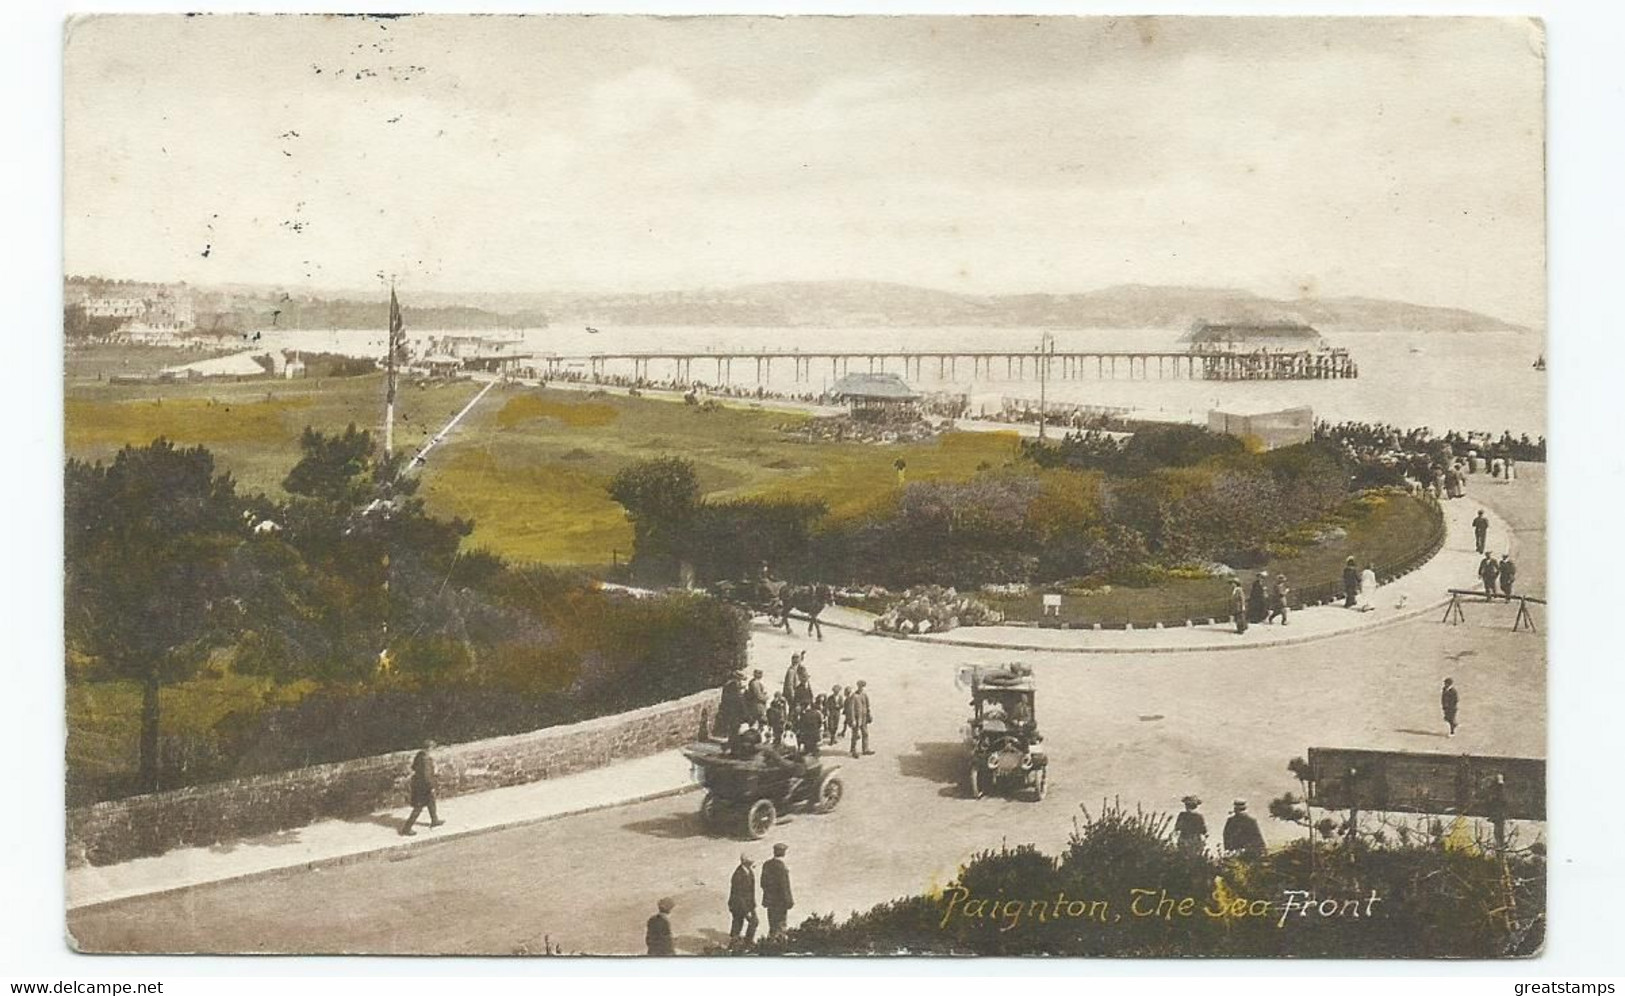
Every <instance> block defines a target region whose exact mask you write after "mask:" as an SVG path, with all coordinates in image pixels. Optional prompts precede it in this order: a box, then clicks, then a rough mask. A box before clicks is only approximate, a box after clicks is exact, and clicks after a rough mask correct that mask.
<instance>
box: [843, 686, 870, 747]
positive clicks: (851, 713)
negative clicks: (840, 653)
mask: <svg viewBox="0 0 1625 996" xmlns="http://www.w3.org/2000/svg"><path fill="white" fill-rule="evenodd" d="M867 684H868V683H867V682H864V681H859V682H858V687H857V690H856V691H854V692H853V693H852V694H851V696H849V697H848V698H847V700H846V710H845V715H846V725H847V726H849V727H850V728H851V729H852V756H853V757H857V756H858V739H859V738H860V737H861V738H862V739H863V752H864V753H865V754H873V753H874V751H872V750H870V749H869V723H870V721H871V720H872V719H873V718H874V717H873V715H872V714H871V713H870V711H869V693H868V692H866V691H864V690H863V689H864V686H865V685H867Z"/></svg>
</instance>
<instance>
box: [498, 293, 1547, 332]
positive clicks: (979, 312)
mask: <svg viewBox="0 0 1625 996" xmlns="http://www.w3.org/2000/svg"><path fill="white" fill-rule="evenodd" d="M521 301H523V302H525V303H526V304H528V305H530V306H532V307H536V308H538V309H540V310H543V311H546V312H547V313H548V314H551V315H554V316H556V317H557V318H558V320H560V321H581V322H583V323H586V324H603V325H617V324H619V325H760V326H805V325H813V326H864V325H876V326H886V325H893V326H922V325H989V326H1009V327H1046V326H1047V327H1054V328H1126V329H1134V328H1144V329H1186V328H1189V327H1190V325H1191V324H1192V323H1193V322H1198V321H1205V322H1304V323H1307V324H1310V325H1313V326H1315V327H1316V328H1321V329H1325V328H1333V329H1346V330H1393V331H1415V330H1427V331H1438V332H1489V331H1525V329H1524V328H1523V327H1522V326H1518V325H1514V324H1512V323H1509V322H1506V321H1503V320H1501V319H1498V318H1494V317H1491V316H1489V315H1481V314H1477V313H1475V312H1470V311H1462V310H1459V309H1454V308H1430V307H1424V306H1421V305H1414V304H1406V303H1404V302H1401V301H1381V300H1375V299H1372V298H1360V297H1340V298H1323V299H1312V300H1311V299H1305V300H1298V301H1283V300H1275V299H1271V298H1266V297H1260V296H1258V295H1256V294H1252V293H1249V292H1247V291H1239V290H1223V289H1213V288H1203V287H1151V286H1144V285H1137V284H1129V285H1122V286H1117V287H1108V288H1106V289H1104V290H1098V291H1090V292H1087V293H1079V294H1004V295H973V294H956V293H953V292H950V291H939V290H931V289H927V288H922V287H910V286H905V285H900V284H886V283H870V282H862V281H829V282H816V283H812V282H809V283H797V282H788V283H771V284H751V285H748V286H744V287H736V288H731V289H727V290H701V291H670V292H662V293H657V294H606V295H573V294H553V295H534V296H532V295H522V296H521V295H515V296H514V300H513V303H515V304H517V303H519V302H521ZM482 304H483V306H485V307H489V308H496V307H500V306H499V305H498V304H497V303H496V302H494V301H485V302H482Z"/></svg>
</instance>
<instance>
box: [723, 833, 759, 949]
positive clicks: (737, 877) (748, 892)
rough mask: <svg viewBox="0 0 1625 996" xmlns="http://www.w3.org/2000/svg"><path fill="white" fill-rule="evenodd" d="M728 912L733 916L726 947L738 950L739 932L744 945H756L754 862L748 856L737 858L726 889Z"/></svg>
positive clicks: (756, 921)
mask: <svg viewBox="0 0 1625 996" xmlns="http://www.w3.org/2000/svg"><path fill="white" fill-rule="evenodd" d="M728 912H729V913H731V914H732V915H733V926H731V927H729V928H728V939H729V941H728V947H729V948H730V949H734V948H738V947H739V945H740V938H739V932H740V931H741V930H743V931H744V932H745V938H744V943H745V944H754V943H756V925H757V924H758V923H759V922H760V920H759V919H758V918H757V916H756V862H754V861H752V860H751V859H750V855H748V854H741V855H740V856H739V867H738V868H735V869H734V875H733V881H732V882H731V883H729V887H728Z"/></svg>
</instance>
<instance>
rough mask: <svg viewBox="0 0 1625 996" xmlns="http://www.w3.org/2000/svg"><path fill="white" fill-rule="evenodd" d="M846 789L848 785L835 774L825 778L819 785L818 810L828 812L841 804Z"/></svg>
mask: <svg viewBox="0 0 1625 996" xmlns="http://www.w3.org/2000/svg"><path fill="white" fill-rule="evenodd" d="M845 791H846V786H844V785H842V784H841V780H840V779H839V778H836V777H835V776H834V775H831V776H830V777H828V778H826V779H824V781H823V784H821V785H819V786H818V811H819V812H820V813H827V812H829V811H830V810H832V809H834V808H835V807H836V806H839V805H840V804H841V794H842V793H843V792H845Z"/></svg>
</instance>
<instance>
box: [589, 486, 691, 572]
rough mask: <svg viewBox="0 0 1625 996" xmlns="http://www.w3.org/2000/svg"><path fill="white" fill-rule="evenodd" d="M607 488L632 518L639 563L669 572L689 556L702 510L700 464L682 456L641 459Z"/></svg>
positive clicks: (659, 570) (634, 552) (634, 548)
mask: <svg viewBox="0 0 1625 996" xmlns="http://www.w3.org/2000/svg"><path fill="white" fill-rule="evenodd" d="M606 490H608V491H609V496H610V497H611V498H613V499H615V500H616V501H617V502H619V503H620V505H621V507H623V508H625V509H626V515H627V518H629V519H631V520H632V535H633V541H634V547H633V555H632V556H633V560H634V562H641V564H642V565H643V566H646V567H650V568H653V569H654V570H656V571H658V572H661V573H669V572H670V570H671V568H672V566H673V562H674V561H675V560H677V559H679V558H681V557H682V556H683V555H684V554H685V552H686V549H687V545H688V539H689V531H690V529H691V527H692V525H693V523H694V518H695V515H696V514H697V512H698V510H699V507H700V482H699V478H698V477H697V476H696V475H695V473H694V465H693V464H692V463H690V462H689V461H687V460H685V459H683V458H682V457H659V458H656V459H653V460H640V461H638V462H637V463H634V464H632V465H631V466H630V467H626V468H624V469H622V470H621V471H620V473H618V474H616V475H615V476H614V478H612V479H611V480H610V482H609V484H608V485H607V488H606Z"/></svg>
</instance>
